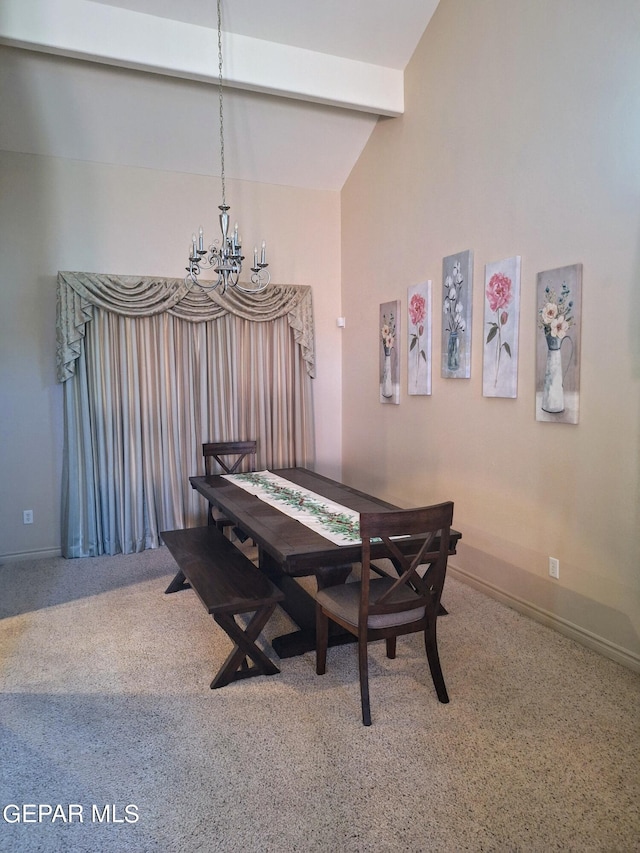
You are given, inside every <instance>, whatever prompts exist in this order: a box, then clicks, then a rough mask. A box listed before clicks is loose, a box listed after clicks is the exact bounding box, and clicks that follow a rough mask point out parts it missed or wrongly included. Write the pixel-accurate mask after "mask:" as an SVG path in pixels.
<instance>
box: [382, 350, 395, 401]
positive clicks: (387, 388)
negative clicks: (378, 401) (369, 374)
mask: <svg viewBox="0 0 640 853" xmlns="http://www.w3.org/2000/svg"><path fill="white" fill-rule="evenodd" d="M380 393H381V394H382V396H383V397H391V396H392V395H393V386H392V384H391V350H390V349H388V348H387V347H384V363H383V365H382V388H381V391H380Z"/></svg>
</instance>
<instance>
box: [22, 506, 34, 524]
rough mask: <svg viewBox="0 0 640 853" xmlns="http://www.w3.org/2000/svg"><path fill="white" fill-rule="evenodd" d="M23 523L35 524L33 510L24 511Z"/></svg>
mask: <svg viewBox="0 0 640 853" xmlns="http://www.w3.org/2000/svg"><path fill="white" fill-rule="evenodd" d="M22 523H23V524H33V510H32V509H25V510H24V511H23V513H22Z"/></svg>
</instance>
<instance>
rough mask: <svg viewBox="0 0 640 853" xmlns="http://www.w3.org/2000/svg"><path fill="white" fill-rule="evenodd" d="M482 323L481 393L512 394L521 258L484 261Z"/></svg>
mask: <svg viewBox="0 0 640 853" xmlns="http://www.w3.org/2000/svg"><path fill="white" fill-rule="evenodd" d="M485 281H486V286H485V297H486V302H485V324H486V325H487V326H488V330H487V337H486V340H485V352H484V378H483V393H484V395H485V396H490V397H515V396H516V378H517V363H516V361H517V351H516V352H514V346H515V347H517V334H518V310H519V304H518V302H519V285H520V259H519V258H509V259H507V260H505V261H499V262H497V263H494V264H487V267H486V272H485Z"/></svg>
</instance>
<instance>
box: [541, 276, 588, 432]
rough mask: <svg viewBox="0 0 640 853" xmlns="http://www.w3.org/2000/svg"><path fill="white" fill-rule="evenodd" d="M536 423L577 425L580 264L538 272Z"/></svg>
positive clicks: (580, 310)
mask: <svg viewBox="0 0 640 853" xmlns="http://www.w3.org/2000/svg"><path fill="white" fill-rule="evenodd" d="M537 297H538V301H537V339H536V340H537V345H536V420H538V421H552V422H553V421H555V422H560V423H568V424H577V423H578V416H579V408H580V406H579V404H580V345H581V335H580V324H581V316H582V264H573V265H572V266H568V267H559V268H558V269H555V270H547V271H546V272H540V273H538V279H537Z"/></svg>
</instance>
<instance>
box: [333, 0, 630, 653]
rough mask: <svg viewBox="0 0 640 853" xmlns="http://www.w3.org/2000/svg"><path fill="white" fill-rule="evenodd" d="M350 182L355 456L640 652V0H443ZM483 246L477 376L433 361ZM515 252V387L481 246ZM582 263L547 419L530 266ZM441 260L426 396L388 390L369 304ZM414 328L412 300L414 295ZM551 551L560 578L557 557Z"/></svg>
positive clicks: (405, 501) (496, 561)
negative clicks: (554, 417) (507, 384)
mask: <svg viewBox="0 0 640 853" xmlns="http://www.w3.org/2000/svg"><path fill="white" fill-rule="evenodd" d="M405 80H406V92H405V96H406V113H405V115H404V116H403V117H402V118H400V119H396V120H392V121H390V120H384V121H381V122H379V123H378V126H377V128H376V130H375V132H374V134H373V136H372V138H371V140H370V141H369V143H368V145H367V147H366V148H365V150H364V152H363V154H362V155H361V157H360V160H359V162H358V164H357V166H356V167H355V169H354V170H353V172H352V174H351V176H350V178H349V180H348V182H347V184H346V186H345V188H344V190H343V193H342V219H343V229H342V259H343V263H342V280H343V308H344V312H345V315H346V318H347V327H346V329H345V336H344V350H343V353H344V357H343V382H344V421H343V423H344V441H343V474H344V478H345V479H346V481H347V482H349V483H351V484H352V485H354V486H356V487H360V488H363V489H365V490H371V491H373V492H374V493H376V494H379V495H381V496H382V497H385V498H387V499H389V500H391V501H393V502H396V503H398V504H399V505H401V506H410V505H419V504H422V503H431V502H435V501H438V500H444V499H449V498H450V499H453V500H454V501H455V507H456V508H455V521H454V524H455V526H456V527H457V528H458V529H459V530H461V531H462V533H463V537H464V538H463V543H464V544H463V545H462V546H461V547H460V551H459V555H458V556H457V557H456V558H455V559H454V560H453V561H452V565H454V566H457V567H458V568H459V569H460V571H461V572H464V573H465V574H466V575H467V576H469V577H470V578H471V579H472V580H474V581H475V582H476V583H478V584H480V585H482V586H483V588H485V589H489V590H492V591H494V593H495V594H502V595H505V596H507V597H508V599H509V600H511V601H512V602H514V603H517V604H519V605H520V606H522V607H523V608H525V609H528V611H529V612H534V613H536V614H537V615H538V616H539V618H541V619H543V620H548V621H551V622H554V624H556V625H560V626H561V627H563V628H564V629H565V630H567V632H569V633H573V634H575V635H577V636H579V637H580V638H581V639H582V640H583V641H586V642H592V641H593V642H595V643H596V644H597V645H598V646H599V647H600V648H601V649H602V650H605V651H607V652H610V653H611V654H612V656H614V657H617V658H618V659H620V660H623V661H624V662H626V663H632V664H633V665H636V666H639V667H640V575H639V573H638V568H639V567H640V535H639V531H640V480H639V462H640V457H639V441H638V439H639V436H640V400H639V395H638V391H639V384H640V335H639V334H638V329H637V325H638V323H637V321H638V317H639V316H640V288H639V287H638V281H639V273H640V246H639V236H640V235H639V226H640V6H638V4H637V2H635V0H612V2H606V3H604V2H602V0H536V2H535V3H533V2H529V0H483V2H476V3H469V2H468V0H441V2H440V4H439V6H438V9H437V11H436V13H435V15H434V17H433V19H432V21H431V23H430V25H429V27H428V28H427V31H426V33H425V35H424V36H423V38H422V40H421V43H420V45H419V47H418V49H417V50H416V53H415V54H414V57H413V59H412V61H411V63H410V65H409V67H408V69H407V72H406V76H405ZM465 249H472V250H473V251H474V255H475V268H474V304H473V310H474V320H473V350H472V376H471V379H470V380H452V379H442V378H440V370H439V357H438V354H439V340H440V334H441V326H442V321H441V312H442V258H443V257H444V256H447V255H450V254H453V253H456V252H460V251H463V250H465ZM513 255H521V256H522V296H521V319H520V365H519V391H518V398H517V399H516V400H507V399H486V398H483V397H482V342H483V338H484V337H485V336H486V330H485V329H484V328H483V283H484V265H485V264H486V263H489V262H492V261H497V260H500V259H502V258H507V257H511V256H513ZM574 263H582V264H583V266H584V279H583V317H582V389H581V390H582V393H581V414H580V423H579V424H577V425H569V424H553V423H540V422H536V420H535V413H534V388H535V342H536V311H537V304H536V293H535V286H536V274H537V273H538V272H539V271H542V270H549V269H554V268H556V267H560V266H565V265H568V264H574ZM425 279H432V280H433V282H434V308H435V312H434V313H435V316H434V324H433V332H434V335H433V339H434V378H433V395H432V396H431V397H409V396H408V395H407V393H406V381H407V380H406V359H407V352H406V338H405V340H404V341H403V344H402V350H401V365H402V380H401V381H402V385H401V387H402V394H401V401H400V405H399V406H397V407H396V406H381V405H380V403H379V402H378V347H379V335H378V311H379V304H380V303H381V302H386V301H388V300H391V299H400V300H402V309H403V312H406V304H407V287H408V286H409V285H413V284H416V283H417V282H420V281H423V280H425ZM403 322H404V323H405V329H406V317H404V316H403ZM549 556H555V557H557V558H559V560H560V579H559V581H555V580H551V579H550V578H549V575H548V557H549Z"/></svg>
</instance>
